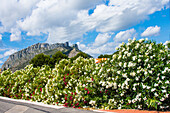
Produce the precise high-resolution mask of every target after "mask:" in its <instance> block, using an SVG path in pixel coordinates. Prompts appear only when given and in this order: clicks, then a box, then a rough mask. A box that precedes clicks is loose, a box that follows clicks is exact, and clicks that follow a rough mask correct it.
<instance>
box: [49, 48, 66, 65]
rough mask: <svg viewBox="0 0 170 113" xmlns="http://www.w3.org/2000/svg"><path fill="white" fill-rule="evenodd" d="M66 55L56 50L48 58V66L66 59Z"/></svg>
mask: <svg viewBox="0 0 170 113" xmlns="http://www.w3.org/2000/svg"><path fill="white" fill-rule="evenodd" d="M67 58H68V56H67V55H65V54H63V53H62V52H61V51H57V52H56V53H55V54H54V55H53V56H52V58H51V59H50V61H49V66H50V67H51V68H54V67H55V63H59V61H60V60H62V59H67Z"/></svg>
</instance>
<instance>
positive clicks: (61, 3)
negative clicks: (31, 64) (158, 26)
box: [0, 0, 169, 43]
mask: <svg viewBox="0 0 170 113" xmlns="http://www.w3.org/2000/svg"><path fill="white" fill-rule="evenodd" d="M103 2H104V1H103V0H0V3H1V4H0V18H1V20H0V21H1V23H2V25H3V26H2V27H0V32H5V31H8V32H10V31H12V30H11V29H15V28H17V29H19V30H22V31H26V32H28V33H27V35H33V36H35V35H41V34H42V33H45V34H49V37H48V39H47V42H49V43H55V42H64V41H72V40H76V39H79V38H81V37H82V36H83V34H84V33H86V32H88V31H91V30H96V31H97V32H101V33H105V32H113V31H118V30H123V29H127V28H129V27H132V26H133V25H136V24H137V23H139V22H140V21H143V20H145V19H147V18H149V17H148V15H150V14H153V13H154V12H156V11H160V10H162V9H163V8H164V7H165V6H166V7H169V6H168V3H169V0H148V1H147V0H110V3H109V6H106V5H104V4H103ZM95 7H96V8H95ZM90 8H95V10H94V13H93V14H91V15H89V14H88V10H89V9H90ZM12 34H13V35H12V36H11V37H12V38H11V41H18V40H20V38H18V37H19V34H20V33H19V32H14V33H12Z"/></svg>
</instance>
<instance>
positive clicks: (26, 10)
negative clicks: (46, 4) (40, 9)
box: [0, 0, 40, 32]
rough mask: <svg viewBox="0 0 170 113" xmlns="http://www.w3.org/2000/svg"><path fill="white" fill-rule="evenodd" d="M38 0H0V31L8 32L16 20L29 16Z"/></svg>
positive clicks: (15, 24)
mask: <svg viewBox="0 0 170 113" xmlns="http://www.w3.org/2000/svg"><path fill="white" fill-rule="evenodd" d="M39 1H40V0H0V3H1V4H0V18H1V19H0V21H1V23H2V25H3V27H1V31H0V32H9V31H10V29H11V28H13V27H16V26H17V21H18V20H21V19H24V18H25V17H26V16H29V15H30V14H31V12H32V10H33V9H34V8H35V5H36V4H37V2H39Z"/></svg>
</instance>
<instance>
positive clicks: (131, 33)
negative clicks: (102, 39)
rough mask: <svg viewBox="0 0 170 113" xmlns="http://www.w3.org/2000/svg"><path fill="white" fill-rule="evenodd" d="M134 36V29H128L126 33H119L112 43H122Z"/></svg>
mask: <svg viewBox="0 0 170 113" xmlns="http://www.w3.org/2000/svg"><path fill="white" fill-rule="evenodd" d="M135 36H136V30H135V29H134V28H133V29H130V30H126V31H120V32H119V33H117V34H116V36H115V37H114V41H115V42H122V41H126V40H128V39H129V38H132V37H135Z"/></svg>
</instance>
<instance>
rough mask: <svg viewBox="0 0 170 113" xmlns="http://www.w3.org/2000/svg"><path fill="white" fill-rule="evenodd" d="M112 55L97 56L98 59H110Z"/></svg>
mask: <svg viewBox="0 0 170 113" xmlns="http://www.w3.org/2000/svg"><path fill="white" fill-rule="evenodd" d="M112 56H113V55H107V54H104V55H103V54H101V55H99V56H98V58H112Z"/></svg>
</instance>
